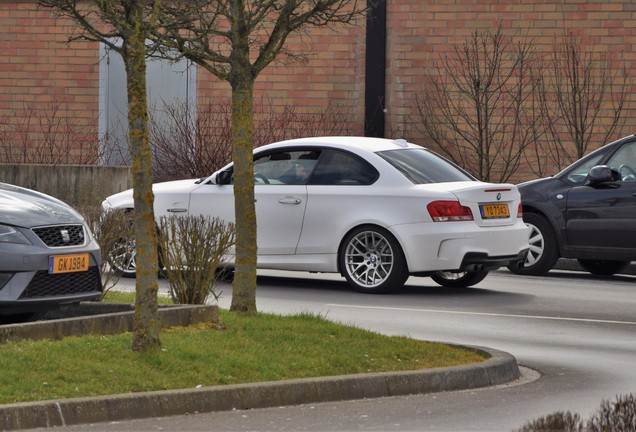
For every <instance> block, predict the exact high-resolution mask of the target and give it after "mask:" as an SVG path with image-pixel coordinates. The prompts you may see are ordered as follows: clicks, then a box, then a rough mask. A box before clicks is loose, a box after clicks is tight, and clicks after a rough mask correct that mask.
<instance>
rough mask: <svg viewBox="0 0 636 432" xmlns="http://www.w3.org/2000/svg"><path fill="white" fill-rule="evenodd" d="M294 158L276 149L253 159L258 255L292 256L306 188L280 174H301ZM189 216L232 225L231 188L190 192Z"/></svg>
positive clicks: (208, 187)
mask: <svg viewBox="0 0 636 432" xmlns="http://www.w3.org/2000/svg"><path fill="white" fill-rule="evenodd" d="M297 158H298V154H296V153H294V152H289V151H283V150H280V151H276V152H269V153H268V154H265V155H257V156H256V157H255V159H254V173H255V177H254V179H255V185H254V198H255V208H256V228H257V234H256V236H257V244H258V251H257V254H258V255H293V254H294V253H295V251H296V245H297V244H298V237H299V236H300V230H301V228H302V223H303V217H304V213H305V206H306V205H307V187H306V186H305V185H304V184H302V183H303V180H302V179H301V178H300V177H296V176H294V177H293V178H292V177H291V176H287V177H285V176H284V174H287V173H292V172H293V173H296V172H298V174H299V175H300V174H301V173H300V172H299V171H300V169H299V168H297V166H296V163H297ZM190 214H191V215H199V214H202V215H206V216H211V217H220V218H222V219H223V220H226V221H230V222H233V221H234V220H235V219H234V218H235V214H234V191H233V185H232V184H226V185H217V184H207V185H204V187H201V188H199V189H197V190H195V191H193V192H192V194H191V197H190Z"/></svg>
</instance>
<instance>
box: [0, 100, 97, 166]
mask: <svg viewBox="0 0 636 432" xmlns="http://www.w3.org/2000/svg"><path fill="white" fill-rule="evenodd" d="M76 114H77V113H76V112H74V111H72V110H70V109H69V107H68V105H67V104H65V103H62V102H58V101H53V102H49V103H48V104H46V105H43V106H39V107H37V106H35V105H33V104H25V106H24V107H23V108H22V109H20V110H16V111H15V113H14V122H12V124H8V123H7V124H6V125H5V127H4V128H3V131H2V132H1V133H0V162H2V163H30V164H51V165H61V164H78V165H94V164H97V162H98V161H99V158H100V151H101V150H102V149H99V148H96V147H95V145H94V137H95V136H97V132H96V130H95V128H94V127H91V126H90V125H89V126H88V127H87V125H86V124H85V122H84V121H82V120H81V119H79V118H77V116H76Z"/></svg>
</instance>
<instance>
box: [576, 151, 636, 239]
mask: <svg viewBox="0 0 636 432" xmlns="http://www.w3.org/2000/svg"><path fill="white" fill-rule="evenodd" d="M606 164H607V165H609V166H610V167H611V168H612V169H613V170H616V171H617V172H619V171H620V175H619V177H620V179H619V180H618V181H613V182H608V183H603V184H598V185H585V186H575V187H573V188H572V189H571V190H570V192H569V193H568V197H567V211H566V213H565V216H566V232H567V239H568V243H570V245H572V246H578V247H598V248H630V249H635V248H636V245H635V244H634V241H633V239H634V238H636V141H632V142H627V143H624V144H623V145H622V146H621V147H620V148H619V149H618V150H617V151H616V152H615V153H614V154H613V155H612V156H611V157H610V159H609V160H608V161H607V162H606Z"/></svg>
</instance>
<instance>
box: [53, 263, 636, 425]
mask: <svg viewBox="0 0 636 432" xmlns="http://www.w3.org/2000/svg"><path fill="white" fill-rule="evenodd" d="M259 274H260V276H259V279H258V292H257V306H258V309H259V310H260V311H262V312H274V313H279V314H289V313H298V312H302V311H312V312H315V313H320V314H323V315H325V316H326V317H327V318H329V319H332V320H335V321H339V322H343V323H348V324H355V325H357V326H360V327H364V328H368V329H371V330H375V331H378V332H381V333H385V334H391V335H410V336H411V337H413V338H416V339H422V340H436V341H437V340H438V341H444V342H449V343H458V344H468V345H477V346H487V347H491V348H495V349H498V350H502V351H506V352H509V353H511V354H512V355H514V356H515V357H516V358H517V361H518V363H519V364H520V366H522V370H523V375H524V378H523V380H521V381H520V382H517V383H514V384H513V385H507V386H501V387H496V388H488V389H482V390H471V391H460V392H449V393H438V394H431V395H422V396H409V397H393V398H382V399H369V400H359V401H347V402H336V403H323V404H312V405H306V406H293V407H281V408H271V409H261V410H252V411H232V412H221V413H210V414H197V415H190V416H178V417H169V418H160V419H148V420H134V421H127V422H118V423H114V424H99V425H82V426H76V427H66V428H59V429H62V430H65V431H66V430H68V431H80V430H81V431H159V430H164V431H208V430H214V431H304V430H309V431H355V430H382V431H393V430H395V431H511V430H515V429H518V428H519V427H521V426H522V425H523V424H525V423H526V422H527V421H529V420H532V419H535V418H538V417H540V416H543V415H547V414H550V413H553V412H555V411H573V412H578V413H579V414H581V416H582V417H583V418H588V417H589V415H590V414H591V413H592V412H593V411H594V410H596V409H597V408H598V407H599V405H600V402H601V401H602V400H603V399H609V400H613V399H614V398H615V397H616V396H617V395H620V394H629V393H635V394H636V368H635V367H634V365H635V364H636V283H635V282H636V276H615V277H609V278H600V277H594V276H592V275H589V274H581V273H576V272H559V271H553V272H552V273H550V275H549V276H547V277H540V278H537V277H521V276H515V275H512V274H510V273H508V272H506V271H498V272H494V273H492V274H491V275H489V276H488V277H487V278H486V279H485V280H484V281H483V282H481V283H480V284H479V285H477V286H476V287H474V288H467V289H448V288H441V287H439V286H437V285H436V284H435V283H434V282H432V281H431V280H430V279H427V278H411V279H410V280H409V281H408V283H407V286H406V287H405V289H404V290H403V291H401V292H399V293H395V294H392V295H382V296H378V295H363V294H358V293H355V292H351V291H350V290H348V289H347V288H346V285H345V284H344V282H343V281H342V280H341V279H340V278H337V277H332V276H324V275H310V274H302V276H303V278H299V277H297V274H295V273H289V272H261V273H259ZM126 283H128V284H129V286H131V287H132V286H133V285H132V282H131V281H123V282H122V284H121V285H122V286H124V285H126ZM164 286H165V285H164ZM220 290H221V291H222V294H221V299H220V301H219V305H220V306H221V307H229V303H230V300H231V287H230V286H228V285H224V286H221V287H220ZM56 430H57V429H56Z"/></svg>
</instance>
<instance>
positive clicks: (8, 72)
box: [0, 0, 636, 176]
mask: <svg viewBox="0 0 636 432" xmlns="http://www.w3.org/2000/svg"><path fill="white" fill-rule="evenodd" d="M387 20H388V23H387V27H388V28H387V94H386V109H387V113H388V114H387V118H386V120H387V127H386V130H387V132H386V135H387V136H392V137H399V136H407V137H409V138H411V139H412V140H414V141H415V142H420V143H422V144H427V143H425V142H422V138H421V137H420V136H418V134H417V133H416V132H415V131H414V128H413V125H412V124H410V119H409V113H410V110H411V107H412V102H413V98H414V97H415V96H416V95H417V93H418V92H419V91H420V90H421V89H422V85H423V82H424V80H425V77H426V76H427V74H428V73H429V72H430V69H429V68H430V67H431V65H432V63H433V62H434V61H435V60H437V59H439V58H444V56H445V55H446V54H447V53H448V52H449V50H451V49H452V46H453V45H457V44H462V43H463V42H464V41H465V38H466V37H469V36H470V35H471V34H472V33H473V32H475V31H476V30H485V29H491V30H494V29H495V28H496V27H497V25H498V24H499V23H500V22H501V23H502V25H503V26H504V28H505V32H506V33H507V34H509V35H515V34H516V35H523V36H526V37H528V38H531V39H532V40H533V44H534V45H535V48H536V49H538V50H539V51H540V52H543V53H549V51H550V48H551V45H552V41H553V37H554V36H555V35H559V34H560V32H561V31H562V30H563V29H564V28H567V29H571V30H573V31H574V32H576V33H577V34H578V35H580V36H581V37H582V40H583V42H584V43H585V44H587V46H588V47H594V49H595V51H596V52H598V53H606V54H609V55H611V56H612V57H613V58H614V60H615V61H616V62H619V61H620V62H623V63H622V64H623V65H625V66H626V68H627V70H628V71H630V75H632V76H633V74H631V69H632V67H633V66H634V60H635V57H636V51H635V50H634V43H635V42H636V3H633V1H632V0H606V1H600V0H599V1H582V0H540V1H539V0H536V1H529V0H487V1H486V0H472V1H464V0H387ZM70 29H71V28H70V26H69V24H68V23H66V22H63V21H61V20H57V19H55V18H54V17H53V16H52V15H51V14H50V12H48V11H44V10H38V9H37V8H36V7H35V2H34V1H26V0H17V1H16V0H3V1H2V2H0V52H2V54H3V57H2V60H0V116H1V120H0V133H1V132H2V129H1V128H2V123H3V122H7V121H15V119H16V118H18V119H19V118H20V117H21V116H20V115H17V116H16V113H19V112H20V110H21V109H23V108H24V105H25V104H27V103H28V104H35V106H38V107H40V109H44V108H42V107H45V106H47V104H51V103H64V104H66V105H67V106H68V107H69V110H70V111H69V112H70V114H71V117H72V119H73V120H74V121H76V122H83V123H85V124H86V129H89V128H90V127H94V128H95V129H96V119H97V116H98V112H97V110H98V98H99V95H98V80H99V68H98V64H97V62H98V60H99V59H98V55H99V52H98V49H97V46H96V45H94V44H88V43H85V42H74V43H73V44H72V45H71V46H70V47H69V46H68V45H67V44H66V39H67V36H68V34H69V33H70ZM287 47H288V48H290V49H292V50H299V51H302V52H305V53H307V57H306V61H305V62H304V63H298V62H296V63H291V64H274V65H272V66H270V67H269V68H267V69H265V70H264V71H263V72H262V73H261V75H260V76H259V78H258V80H257V83H256V96H257V98H258V97H260V96H265V97H266V98H267V100H268V103H269V104H271V105H272V108H271V109H272V110H277V109H282V107H283V106H286V105H287V106H289V105H292V106H295V107H299V108H302V109H304V110H308V111H311V110H315V111H320V110H324V109H326V107H328V106H336V107H341V108H342V107H345V109H346V110H348V113H349V114H350V115H351V120H350V122H351V123H352V125H351V133H357V134H361V133H363V131H364V125H363V123H364V86H365V84H364V74H365V71H364V61H365V28H364V23H363V22H362V23H360V25H359V26H354V27H348V28H339V29H337V31H336V32H333V31H331V30H330V29H326V28H322V29H317V30H315V31H312V33H311V34H305V35H303V37H302V38H301V37H294V38H291V39H290V40H289V41H288V44H287ZM198 83H199V103H201V104H207V103H215V102H217V101H219V100H227V98H229V94H230V93H229V84H227V83H225V82H220V81H218V80H217V79H216V78H215V77H213V76H212V75H210V74H209V73H208V72H206V71H204V70H201V71H200V72H199V74H198ZM632 93H636V87H632V88H631V89H630V94H632ZM635 107H636V106H634V105H633V104H632V105H631V106H630V107H629V108H630V110H629V111H626V113H625V118H626V120H627V123H626V125H625V127H624V128H622V129H621V130H620V131H618V132H617V134H616V135H617V136H616V137H618V136H620V135H625V134H627V133H629V132H632V131H634V130H636V116H634V108H635ZM598 144H599V145H600V144H601V143H598ZM0 156H1V155H0ZM523 175H528V176H530V173H527V172H526V173H525V174H523Z"/></svg>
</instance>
